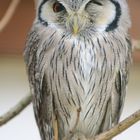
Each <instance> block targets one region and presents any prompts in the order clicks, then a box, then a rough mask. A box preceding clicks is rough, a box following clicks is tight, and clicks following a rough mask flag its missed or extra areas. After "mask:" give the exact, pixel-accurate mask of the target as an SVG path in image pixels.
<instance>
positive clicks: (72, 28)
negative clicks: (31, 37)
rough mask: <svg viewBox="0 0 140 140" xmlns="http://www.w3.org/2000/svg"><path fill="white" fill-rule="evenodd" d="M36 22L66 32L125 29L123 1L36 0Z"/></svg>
mask: <svg viewBox="0 0 140 140" xmlns="http://www.w3.org/2000/svg"><path fill="white" fill-rule="evenodd" d="M36 22H37V23H39V24H40V23H41V24H43V25H45V26H52V27H54V28H56V29H60V30H62V31H64V32H67V33H69V34H74V35H76V34H79V33H80V34H84V33H85V32H90V33H92V32H99V31H101V32H110V31H114V30H116V29H117V30H121V31H126V30H128V28H129V27H130V19H129V12H128V7H127V2H126V0H38V2H37V16H36Z"/></svg>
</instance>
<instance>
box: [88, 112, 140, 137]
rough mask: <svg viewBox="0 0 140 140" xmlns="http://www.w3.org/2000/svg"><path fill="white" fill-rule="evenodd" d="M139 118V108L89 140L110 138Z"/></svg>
mask: <svg viewBox="0 0 140 140" xmlns="http://www.w3.org/2000/svg"><path fill="white" fill-rule="evenodd" d="M139 120H140V110H138V111H136V112H135V113H134V114H132V115H131V116H129V117H128V118H126V119H125V120H123V121H122V122H120V123H119V124H117V125H116V126H114V127H113V128H111V129H110V130H108V131H106V132H104V133H101V134H99V135H97V136H96V137H95V138H94V139H90V140H109V139H112V138H114V137H115V136H117V135H118V134H120V133H122V132H123V131H125V130H126V129H128V128H129V127H130V126H132V125H133V124H135V123H136V122H138V121H139Z"/></svg>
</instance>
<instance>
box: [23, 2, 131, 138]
mask: <svg viewBox="0 0 140 140" xmlns="http://www.w3.org/2000/svg"><path fill="white" fill-rule="evenodd" d="M130 26H131V22H130V17H129V10H128V5H127V2H126V0H38V1H37V5H36V17H35V20H34V23H33V25H32V28H31V31H30V33H29V35H28V37H27V42H26V48H25V51H24V58H25V62H26V66H27V73H28V77H29V83H30V89H31V92H32V94H33V107H34V113H35V118H36V122H37V125H38V128H39V131H40V136H41V139H42V140H64V139H66V138H67V139H69V140H80V139H81V140H84V139H85V140H86V139H89V138H93V137H94V136H95V135H97V134H100V133H102V132H104V131H106V130H108V129H110V128H111V127H113V126H114V125H116V124H117V123H118V121H119V118H120V115H121V112H122V108H123V104H124V98H125V94H126V86H127V83H128V75H129V67H130V64H131V50H132V49H131V48H132V47H131V43H130V39H129V34H128V30H129V28H130Z"/></svg>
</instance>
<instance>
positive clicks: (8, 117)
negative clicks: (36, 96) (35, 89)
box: [0, 94, 32, 126]
mask: <svg viewBox="0 0 140 140" xmlns="http://www.w3.org/2000/svg"><path fill="white" fill-rule="evenodd" d="M31 100H32V95H31V94H29V95H28V96H26V97H25V98H23V99H22V100H21V101H20V102H19V103H18V104H17V105H15V106H14V107H13V108H11V109H9V111H8V112H7V113H5V114H4V115H2V116H0V126H2V125H4V124H6V123H7V122H9V121H10V120H11V119H13V118H14V117H15V116H17V115H18V114H19V113H20V112H21V111H23V109H25V108H26V107H27V106H28V105H29V104H30V103H31Z"/></svg>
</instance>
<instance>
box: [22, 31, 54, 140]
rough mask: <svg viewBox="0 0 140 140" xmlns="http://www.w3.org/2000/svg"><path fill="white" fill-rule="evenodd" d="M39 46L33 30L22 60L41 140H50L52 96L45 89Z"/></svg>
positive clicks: (41, 47) (43, 67) (51, 134)
mask: <svg viewBox="0 0 140 140" xmlns="http://www.w3.org/2000/svg"><path fill="white" fill-rule="evenodd" d="M43 50H44V48H43V46H40V37H39V35H38V34H37V32H36V31H35V30H32V31H31V32H30V34H29V36H28V40H27V43H26V49H25V51H24V58H25V62H26V65H27V72H28V78H29V83H30V88H31V92H32V94H33V106H34V112H35V117H36V121H37V124H38V127H39V130H40V135H41V137H42V140H51V139H52V137H53V131H52V119H53V117H52V116H53V105H52V95H51V93H50V91H49V90H48V88H47V82H46V76H45V74H44V71H45V60H44V56H45V51H43Z"/></svg>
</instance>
